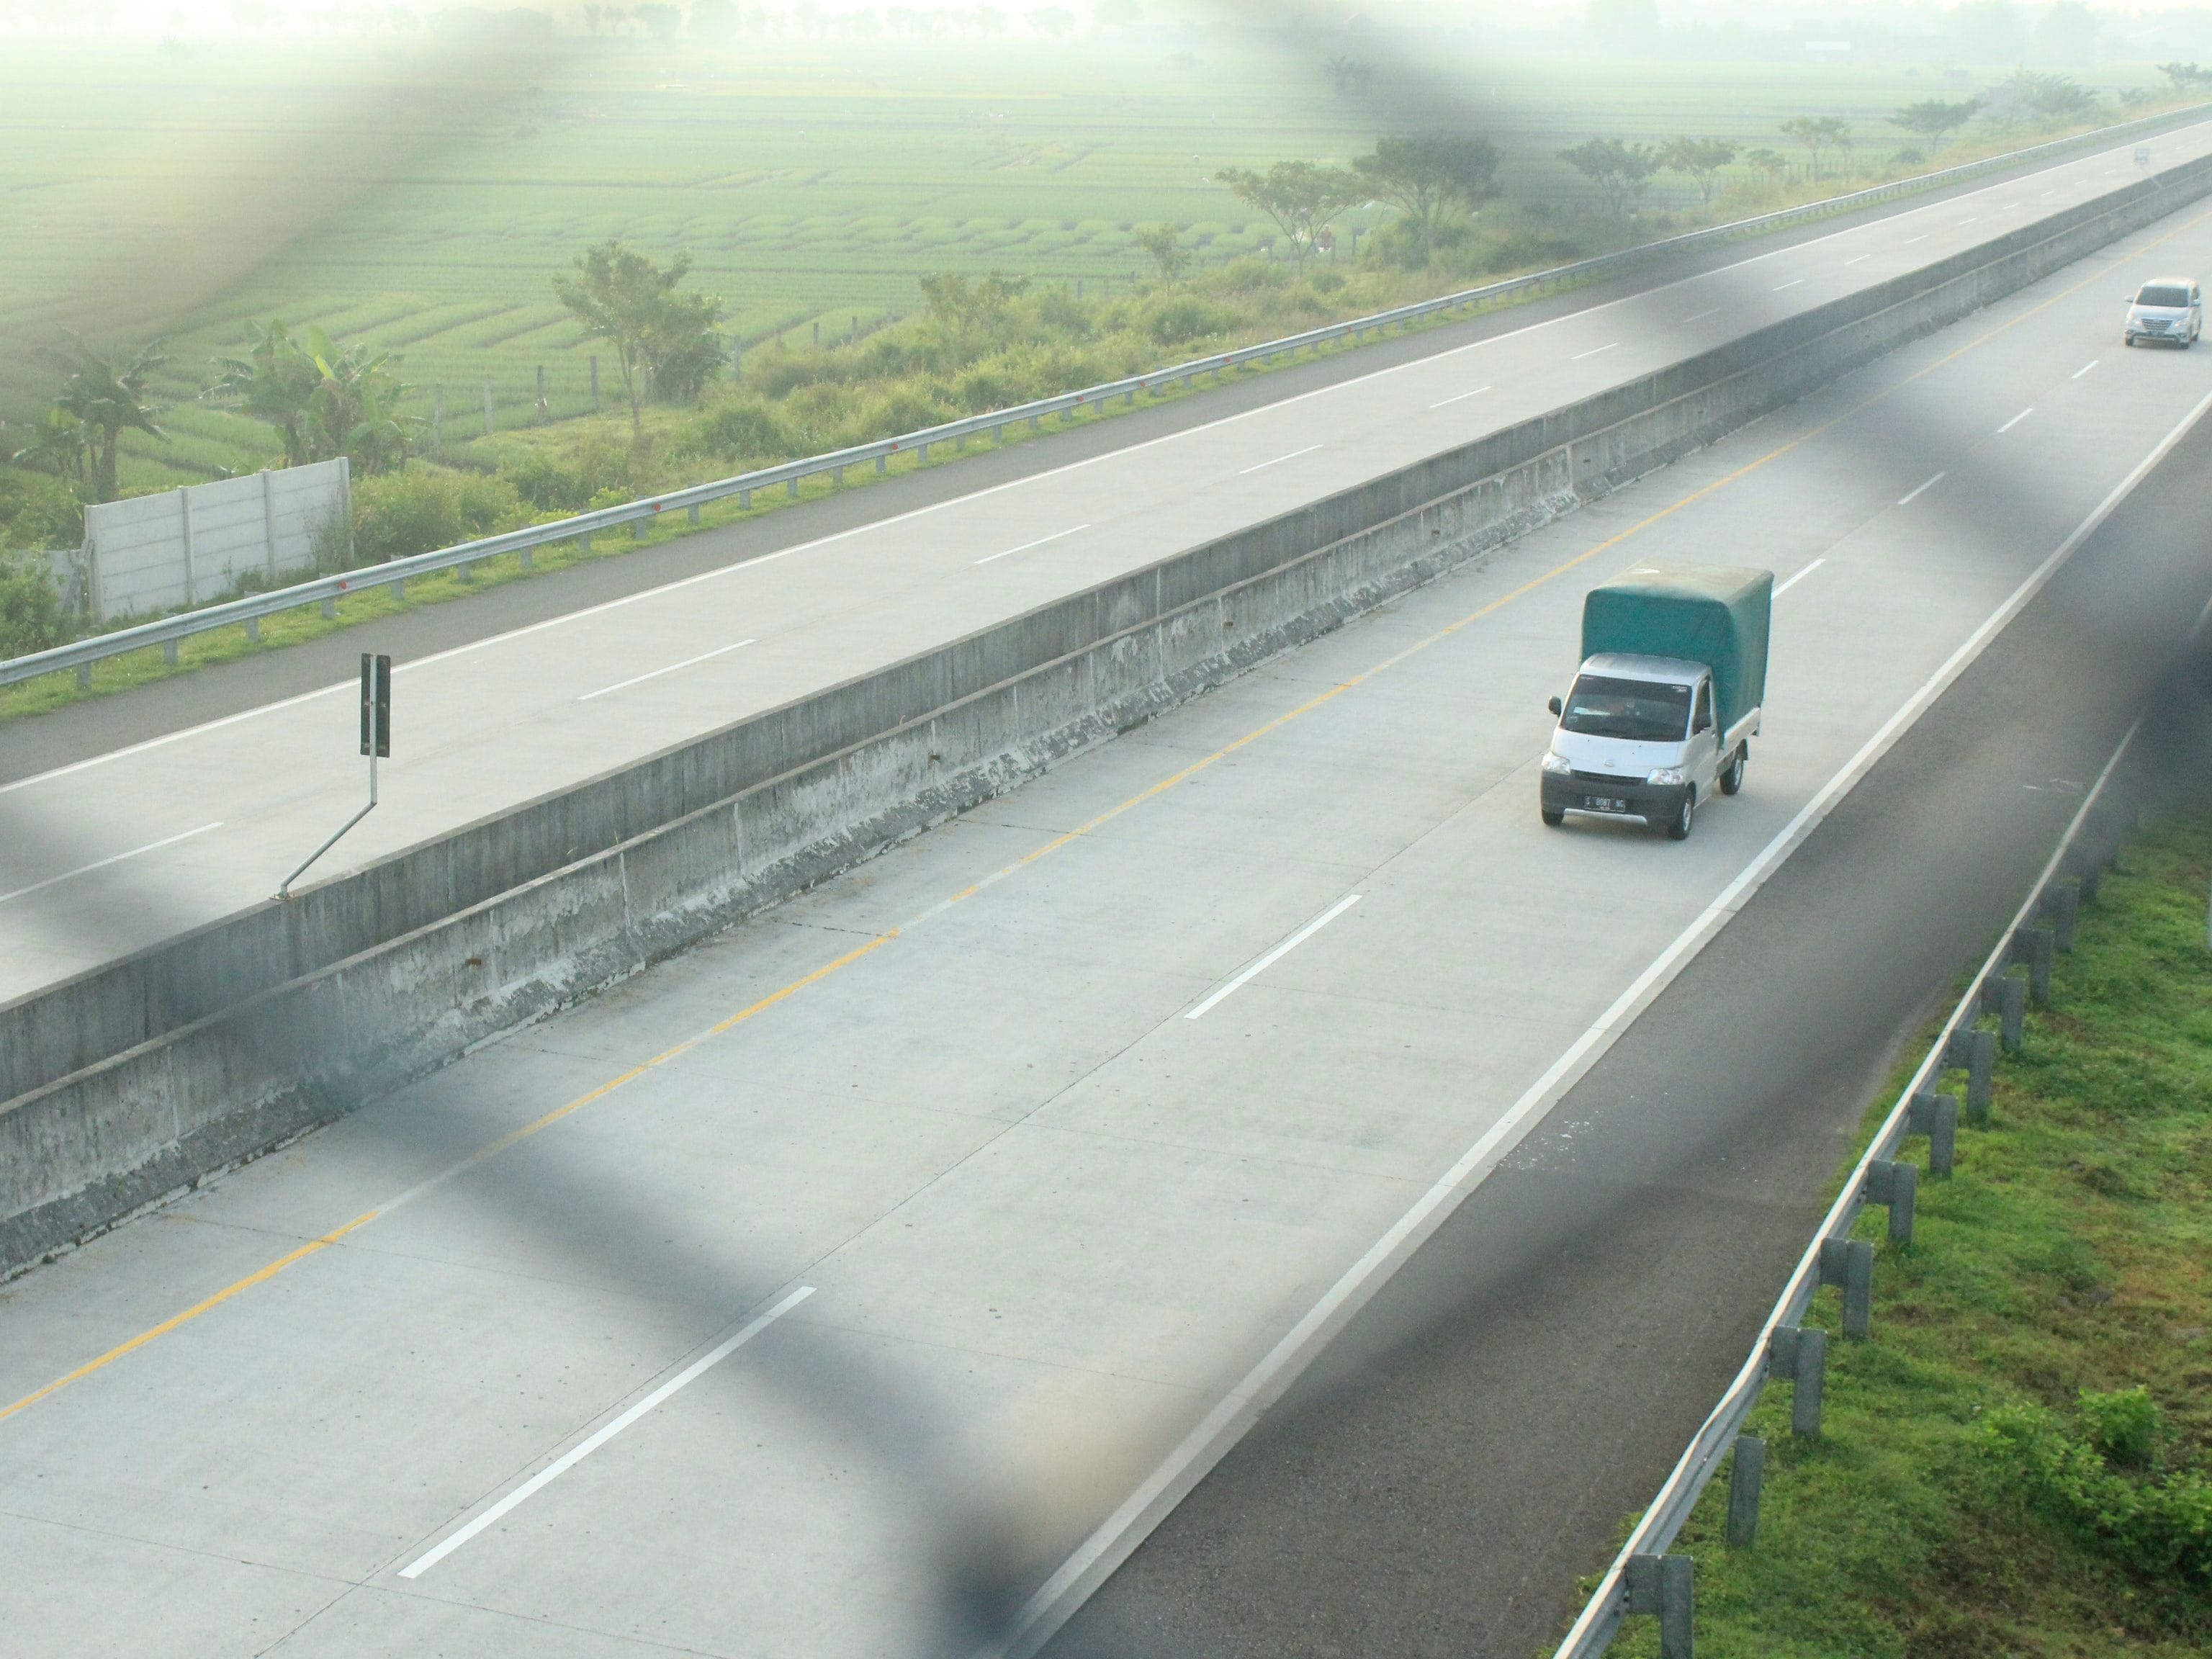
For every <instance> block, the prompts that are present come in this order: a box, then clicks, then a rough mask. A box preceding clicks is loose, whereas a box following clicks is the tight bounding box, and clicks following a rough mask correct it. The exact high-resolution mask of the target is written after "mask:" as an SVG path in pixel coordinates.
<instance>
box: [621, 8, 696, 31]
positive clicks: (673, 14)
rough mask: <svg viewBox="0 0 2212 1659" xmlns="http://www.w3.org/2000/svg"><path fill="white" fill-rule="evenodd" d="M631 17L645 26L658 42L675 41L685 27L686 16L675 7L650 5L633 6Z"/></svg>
mask: <svg viewBox="0 0 2212 1659" xmlns="http://www.w3.org/2000/svg"><path fill="white" fill-rule="evenodd" d="M629 15H631V16H632V17H635V19H637V21H639V22H640V23H641V24H643V25H644V26H645V32H646V33H647V34H650V35H651V36H652V37H653V39H654V40H674V39H675V38H676V36H677V33H678V31H679V30H681V29H682V28H683V27H684V14H683V12H682V11H681V10H679V9H678V8H676V7H674V6H670V5H661V4H652V3H648V4H646V5H641V6H632V7H631V8H630V9H629Z"/></svg>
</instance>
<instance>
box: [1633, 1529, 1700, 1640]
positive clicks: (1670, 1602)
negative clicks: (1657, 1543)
mask: <svg viewBox="0 0 2212 1659" xmlns="http://www.w3.org/2000/svg"><path fill="white" fill-rule="evenodd" d="M1696 1566H1697V1562H1696V1558H1694V1557H1692V1556H1687V1555H1632V1556H1630V1557H1629V1558H1628V1565H1627V1566H1626V1569H1625V1571H1623V1573H1622V1575H1621V1583H1622V1586H1623V1588H1624V1589H1626V1591H1627V1592H1628V1594H1627V1598H1626V1610H1627V1611H1628V1612H1629V1613H1656V1615H1658V1619H1659V1659H1693V1656H1692V1650H1691V1644H1692V1641H1693V1640H1694V1639H1695V1635H1694V1626H1695V1624H1696V1619H1695V1616H1694V1614H1695V1595H1694V1591H1693V1585H1694V1582H1695V1574H1696Z"/></svg>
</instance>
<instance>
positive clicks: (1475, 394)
mask: <svg viewBox="0 0 2212 1659" xmlns="http://www.w3.org/2000/svg"><path fill="white" fill-rule="evenodd" d="M1489 390H1490V388H1489V387H1488V386H1477V387H1475V389H1474V391H1472V392H1454V393H1452V395H1451V396H1450V397H1449V398H1445V399H1444V401H1443V403H1442V404H1430V405H1429V407H1430V408H1431V409H1442V408H1443V406H1444V404H1455V403H1459V402H1462V400H1464V399H1466V398H1480V396H1482V394H1483V393H1484V392H1487V391H1489Z"/></svg>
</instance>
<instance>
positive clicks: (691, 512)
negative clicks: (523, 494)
mask: <svg viewBox="0 0 2212 1659" xmlns="http://www.w3.org/2000/svg"><path fill="white" fill-rule="evenodd" d="M844 475H845V469H844V468H843V467H842V466H841V467H839V468H838V469H837V482H838V483H844V482H845V476H844ZM684 516H685V517H686V518H688V519H690V520H691V522H692V523H693V524H696V523H698V522H699V503H698V502H696V501H694V502H692V503H691V505H690V507H686V508H684ZM522 562H523V563H525V564H528V563H529V562H530V550H529V549H528V548H525V549H523V550H522Z"/></svg>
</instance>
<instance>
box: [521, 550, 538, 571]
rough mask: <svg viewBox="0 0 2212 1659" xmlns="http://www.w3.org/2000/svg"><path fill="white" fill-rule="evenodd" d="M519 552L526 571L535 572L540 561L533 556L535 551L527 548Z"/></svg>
mask: <svg viewBox="0 0 2212 1659" xmlns="http://www.w3.org/2000/svg"><path fill="white" fill-rule="evenodd" d="M518 551H519V552H520V554H521V556H522V568H524V569H525V570H535V569H537V568H538V561H537V559H536V557H535V556H533V551H532V549H530V548H527V547H525V548H520V549H518Z"/></svg>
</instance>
